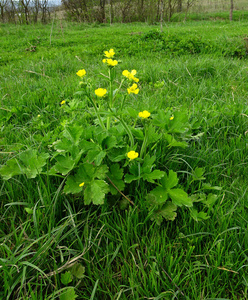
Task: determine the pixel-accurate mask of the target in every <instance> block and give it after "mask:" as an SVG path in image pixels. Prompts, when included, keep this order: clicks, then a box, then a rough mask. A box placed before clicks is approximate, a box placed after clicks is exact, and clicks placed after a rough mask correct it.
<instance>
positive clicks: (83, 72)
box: [76, 69, 86, 78]
mask: <svg viewBox="0 0 248 300" xmlns="http://www.w3.org/2000/svg"><path fill="white" fill-rule="evenodd" d="M76 74H77V76H79V77H81V78H83V77H84V76H85V75H86V71H85V69H83V70H79V71H78V72H77V73H76Z"/></svg>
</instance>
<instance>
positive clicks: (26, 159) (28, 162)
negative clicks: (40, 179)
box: [19, 149, 49, 178]
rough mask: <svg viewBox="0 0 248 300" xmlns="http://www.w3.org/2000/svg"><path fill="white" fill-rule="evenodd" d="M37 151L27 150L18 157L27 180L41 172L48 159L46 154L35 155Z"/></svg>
mask: <svg viewBox="0 0 248 300" xmlns="http://www.w3.org/2000/svg"><path fill="white" fill-rule="evenodd" d="M37 152H38V151H37V150H32V149H31V150H27V151H24V152H22V153H21V154H20V155H19V158H20V160H21V161H22V163H23V164H24V166H25V169H24V173H25V174H26V175H27V178H35V177H36V175H37V174H39V173H40V172H41V171H42V167H43V166H44V165H45V164H46V162H47V159H48V157H49V154H48V153H40V154H37Z"/></svg>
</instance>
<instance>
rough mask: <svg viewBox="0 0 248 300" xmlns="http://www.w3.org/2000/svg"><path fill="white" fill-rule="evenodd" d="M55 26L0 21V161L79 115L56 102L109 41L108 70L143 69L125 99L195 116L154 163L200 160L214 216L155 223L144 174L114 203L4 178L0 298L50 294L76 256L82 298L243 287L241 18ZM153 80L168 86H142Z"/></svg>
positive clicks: (93, 70) (246, 122)
mask: <svg viewBox="0 0 248 300" xmlns="http://www.w3.org/2000/svg"><path fill="white" fill-rule="evenodd" d="M62 25H63V27H62V28H63V31H61V27H60V24H59V23H56V22H55V24H54V26H53V29H52V31H51V28H52V27H51V25H46V26H41V25H37V26H14V25H7V24H3V25H2V26H1V29H0V45H1V46H0V64H1V69H0V82H1V85H0V100H1V102H0V103H1V105H0V123H1V137H0V151H1V152H0V157H1V164H5V162H6V161H7V160H8V159H9V158H11V157H14V156H16V155H17V153H18V152H19V151H23V150H25V149H27V148H30V147H32V148H36V149H39V150H47V149H49V145H51V144H52V143H53V142H54V141H56V140H57V137H58V134H59V133H60V132H61V130H62V128H63V127H62V125H61V123H63V122H64V121H65V120H67V119H68V118H73V119H75V122H77V121H79V120H80V114H81V111H77V110H76V109H75V110H72V111H71V112H69V113H66V112H65V111H64V109H63V106H61V105H60V102H61V101H62V100H65V99H66V100H67V101H71V100H72V99H73V98H75V97H78V96H74V93H75V92H76V91H78V80H77V78H76V75H75V73H76V72H77V71H78V70H79V69H81V68H85V69H86V70H87V76H89V77H90V78H92V85H93V86H96V87H98V86H99V85H100V83H102V79H101V77H99V76H98V74H99V72H102V71H103V65H102V63H101V59H102V56H103V55H102V54H103V51H104V50H109V49H110V48H112V47H113V48H114V49H115V50H116V52H117V56H118V58H119V59H121V60H122V64H120V67H119V66H118V72H120V73H121V71H122V70H124V69H128V70H130V69H136V70H137V72H138V73H137V75H138V77H139V78H140V85H141V91H140V93H139V95H138V96H137V98H136V100H135V101H130V102H129V105H130V106H132V107H133V108H135V109H137V110H139V111H141V110H144V109H147V110H149V111H151V112H153V111H155V110H157V109H159V108H165V107H171V108H172V109H173V110H177V109H178V110H184V111H185V110H186V111H187V113H188V114H189V116H190V118H192V119H193V118H196V119H197V120H198V121H199V125H200V129H199V130H198V131H196V132H195V133H199V131H200V132H202V133H204V134H203V135H202V137H201V138H200V139H199V140H192V141H191V142H190V146H189V147H188V148H186V149H178V150H177V151H176V152H175V151H174V152H172V151H171V152H169V154H168V155H167V156H165V155H164V153H165V151H164V149H163V147H162V146H161V147H160V148H158V150H157V151H158V153H160V155H161V162H160V163H161V167H163V169H164V170H167V169H169V168H172V169H173V170H175V171H178V175H179V176H180V182H181V184H182V185H184V186H186V185H187V180H188V176H189V174H190V173H191V172H192V170H193V169H195V168H196V167H205V169H206V176H205V177H206V182H210V183H211V184H212V185H216V186H221V187H222V191H221V192H218V193H219V196H218V200H217V202H216V204H215V205H214V206H213V208H211V209H209V214H210V216H211V218H210V219H208V220H205V221H203V222H195V221H193V220H192V219H191V218H190V216H189V214H188V211H187V210H183V209H182V210H180V211H178V217H177V218H176V220H175V221H173V222H164V223H162V225H161V226H157V225H156V223H155V222H152V221H151V220H150V219H149V217H148V212H147V209H146V208H145V206H144V204H143V202H144V196H145V194H146V187H145V186H143V190H142V192H141V191H135V190H133V191H130V193H131V194H130V195H129V196H130V197H131V199H132V200H133V201H134V202H135V204H136V205H137V206H138V208H134V207H132V206H130V207H128V208H127V209H126V210H123V211H122V210H120V209H119V206H118V203H117V204H115V205H114V206H113V207H112V206H111V205H110V204H108V203H106V204H105V205H103V206H101V207H96V206H93V205H91V206H84V205H83V201H82V199H81V198H80V197H77V196H75V197H72V196H71V197H69V196H68V195H65V194H64V193H62V192H61V189H62V186H63V183H64V182H63V181H62V180H61V179H60V178H53V179H51V178H50V177H46V176H44V175H40V176H39V177H37V178H35V179H26V177H25V176H17V177H14V178H13V179H10V180H9V181H3V180H2V181H1V188H0V196H1V202H0V212H1V214H0V216H1V217H0V224H1V225H0V266H1V269H0V271H1V272H0V286H2V289H0V299H25V300H26V299H58V297H59V294H60V292H61V291H62V290H63V289H64V288H65V285H63V284H62V282H61V274H63V273H65V272H66V270H67V269H68V266H69V265H70V264H72V263H75V262H80V263H81V264H82V265H83V266H84V267H85V277H84V278H82V279H77V278H74V279H73V281H72V283H71V284H70V285H71V286H74V287H75V291H76V293H77V295H78V299H220V298H221V299H247V298H248V276H247V266H248V252H247V249H248V233H247V232H248V230H247V229H248V193H247V169H248V168H247V164H248V156H247V135H245V132H246V131H247V130H248V118H247V117H246V116H245V115H247V114H248V106H247V89H248V76H247V58H246V48H245V44H244V41H243V38H244V37H245V36H246V28H247V25H248V24H247V21H240V22H233V23H229V22H223V21H216V22H213V23H212V22H189V23H185V24H182V23H175V24H169V25H168V26H165V27H164V35H162V36H160V35H158V34H157V32H159V26H148V25H146V24H128V25H127V24H125V25H121V24H114V25H113V26H108V25H104V26H96V25H94V26H93V25H92V26H90V25H83V24H73V23H62ZM139 32H142V34H131V33H139ZM51 33H52V34H51ZM176 38H178V39H180V40H183V41H184V42H183V45H182V47H184V48H182V49H183V51H181V52H180V49H178V48H177V47H176V45H174V44H173V43H174V41H175V40H176ZM196 38H197V43H195V44H194V46H192V47H193V48H192V47H191V48H190V47H188V44H189V43H191V45H192V41H194V40H195V39H196ZM50 41H51V42H50ZM205 42H207V46H209V48H207V49H206V47H205V46H206V45H205V44H204V43H205ZM168 44H169V45H173V47H172V48H171V49H172V50H173V51H168V48H166V45H168ZM195 45H196V46H195ZM233 45H235V47H234V46H233ZM31 46H36V49H35V51H34V52H31V51H30V47H31ZM197 47H198V48H199V49H200V50H199V51H198V52H195V49H198V48H197ZM237 47H240V48H239V49H241V51H243V52H242V53H244V55H242V56H240V55H239V54H240V52H239V53H238V54H235V51H234V50H235V49H236V48H237ZM27 48H29V49H28V50H26V49H27ZM192 49H193V50H192ZM157 81H160V82H161V81H164V86H163V87H161V88H154V87H153V86H152V85H151V84H150V83H153V84H154V83H156V82H157ZM38 115H40V116H38ZM166 153H168V152H166ZM25 208H30V209H32V212H31V213H30V214H29V213H28V212H27V211H26V210H25Z"/></svg>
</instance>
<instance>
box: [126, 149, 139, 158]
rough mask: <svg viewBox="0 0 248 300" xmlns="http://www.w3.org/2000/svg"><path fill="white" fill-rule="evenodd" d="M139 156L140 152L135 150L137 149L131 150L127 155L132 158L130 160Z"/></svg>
mask: <svg viewBox="0 0 248 300" xmlns="http://www.w3.org/2000/svg"><path fill="white" fill-rule="evenodd" d="M138 156H139V153H138V152H135V151H133V150H132V151H129V152H128V154H127V157H128V158H129V159H130V160H133V159H135V158H137V157H138Z"/></svg>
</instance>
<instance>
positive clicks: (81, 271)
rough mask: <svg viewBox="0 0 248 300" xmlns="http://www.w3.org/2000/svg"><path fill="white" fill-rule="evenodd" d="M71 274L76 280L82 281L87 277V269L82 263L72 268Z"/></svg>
mask: <svg viewBox="0 0 248 300" xmlns="http://www.w3.org/2000/svg"><path fill="white" fill-rule="evenodd" d="M70 272H71V274H72V275H73V276H75V277H76V278H78V279H82V278H84V276H85V267H84V266H82V265H81V264H80V263H76V264H74V265H73V266H72V267H71V268H70Z"/></svg>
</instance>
